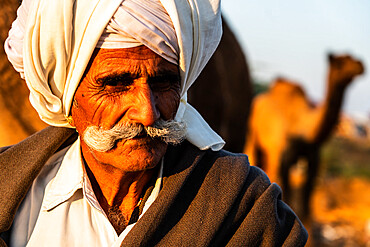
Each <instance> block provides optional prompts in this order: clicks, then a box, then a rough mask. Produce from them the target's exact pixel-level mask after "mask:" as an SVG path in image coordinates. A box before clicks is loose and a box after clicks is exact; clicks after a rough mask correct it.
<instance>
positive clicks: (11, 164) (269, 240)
mask: <svg viewBox="0 0 370 247" xmlns="http://www.w3.org/2000/svg"><path fill="white" fill-rule="evenodd" d="M74 133H75V131H74V130H72V129H68V128H58V127H49V128H47V129H45V130H43V131H41V132H38V133H36V134H35V135H33V136H31V137H30V138H28V139H26V140H25V141H23V142H21V143H19V144H17V145H14V146H12V147H10V148H3V149H2V151H3V152H2V153H1V154H0V167H1V169H0V196H1V198H2V200H1V202H0V232H4V231H7V230H8V229H9V228H10V226H11V224H12V221H13V219H14V215H15V213H16V210H17V209H18V207H19V204H20V203H21V201H22V200H23V198H24V196H25V195H26V193H27V191H28V189H29V187H30V186H31V184H32V181H33V180H34V179H35V177H36V176H37V175H38V173H39V172H40V170H41V168H42V166H43V165H44V164H45V162H46V161H47V159H48V158H49V157H50V156H51V155H52V154H53V153H55V152H56V151H57V150H58V149H59V148H60V147H62V146H63V147H64V146H66V144H68V143H70V142H71V141H73V140H74V139H75V135H73V134H74ZM71 136H72V138H71ZM66 142H67V143H66ZM4 150H5V151H4ZM306 241H307V232H306V230H305V229H304V227H303V226H302V224H301V222H300V221H299V219H298V218H297V217H296V215H295V214H294V213H293V211H292V210H291V209H290V208H289V207H288V206H287V205H286V204H285V203H284V202H283V201H281V189H280V188H279V186H277V185H276V184H271V183H270V182H269V180H268V178H267V176H266V175H265V173H264V172H263V171H261V170H260V169H258V168H256V167H253V166H249V164H248V159H247V157H246V156H245V155H240V154H232V153H229V152H226V151H223V150H221V151H218V152H213V151H210V150H206V151H201V150H199V149H198V148H196V147H195V146H193V145H191V144H190V143H189V142H187V141H185V142H184V143H183V144H181V145H179V146H176V147H172V146H170V147H169V148H168V151H167V153H166V155H165V165H164V179H163V187H162V189H161V192H160V194H159V195H158V198H157V199H156V200H155V202H154V203H153V204H152V206H151V207H150V208H149V209H148V210H147V212H146V213H145V214H144V215H143V216H142V218H141V219H140V220H139V221H138V222H137V224H136V225H135V226H134V227H133V229H132V230H131V231H130V232H129V234H128V235H127V236H126V238H125V239H124V241H123V242H122V245H121V246H304V245H305V243H306ZM0 246H6V245H5V243H4V242H2V241H1V239H0Z"/></svg>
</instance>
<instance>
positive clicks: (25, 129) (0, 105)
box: [0, 0, 46, 146]
mask: <svg viewBox="0 0 370 247" xmlns="http://www.w3.org/2000/svg"><path fill="white" fill-rule="evenodd" d="M19 3H20V1H18V0H2V4H1V8H0V43H1V44H4V41H5V39H6V37H7V36H8V31H9V29H10V26H11V23H12V22H13V20H14V19H15V14H16V10H17V8H18V5H19ZM28 94H29V91H28V89H27V86H26V84H25V83H24V82H23V81H22V80H21V78H20V76H19V74H18V73H17V72H16V71H15V70H14V69H13V67H12V66H11V65H10V63H9V62H8V59H7V58H6V55H5V51H4V47H3V45H1V49H0V113H1V119H0V146H4V145H9V144H13V143H16V142H19V141H21V140H22V139H24V138H25V137H27V136H28V135H30V134H32V133H33V132H35V131H36V130H39V129H42V128H44V127H45V126H46V124H44V123H42V122H41V120H40V119H39V118H38V116H37V113H36V111H35V110H34V109H33V108H32V106H31V105H30V103H29V101H28Z"/></svg>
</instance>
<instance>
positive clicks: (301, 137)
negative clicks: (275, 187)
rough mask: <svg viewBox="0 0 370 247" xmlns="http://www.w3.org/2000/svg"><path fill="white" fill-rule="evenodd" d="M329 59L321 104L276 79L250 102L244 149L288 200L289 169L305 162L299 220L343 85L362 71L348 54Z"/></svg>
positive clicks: (306, 213)
mask: <svg viewBox="0 0 370 247" xmlns="http://www.w3.org/2000/svg"><path fill="white" fill-rule="evenodd" d="M328 60H329V73H328V80H327V90H326V91H327V93H326V97H325V100H324V102H323V103H322V104H321V105H319V106H314V105H313V104H311V103H310V102H309V100H308V99H307V97H306V95H305V93H304V91H303V89H302V88H301V87H300V86H299V85H298V84H296V83H293V82H290V81H287V80H284V79H277V80H276V81H275V83H274V84H273V85H272V86H271V88H270V90H269V91H268V92H266V93H264V94H262V95H260V96H258V97H257V98H256V99H255V100H254V101H253V103H252V108H251V116H250V119H249V135H248V137H247V142H246V145H245V148H244V152H245V153H246V154H248V155H249V157H250V161H251V164H254V165H257V166H259V167H261V168H262V169H264V170H265V171H266V172H267V174H268V175H269V177H270V179H271V180H272V181H274V182H280V183H281V186H282V187H283V191H284V196H285V197H286V200H287V201H288V202H289V200H290V199H291V198H290V197H291V187H290V182H289V170H290V168H291V167H292V166H293V165H294V164H295V163H296V162H297V161H298V159H301V158H302V159H305V160H306V161H307V164H308V167H307V173H306V180H305V184H304V185H303V192H302V196H303V198H302V200H301V203H302V206H301V208H298V209H297V210H301V211H302V212H300V214H301V217H302V218H306V217H307V216H309V213H310V212H309V203H310V196H311V193H312V189H313V186H314V182H315V177H316V175H317V172H318V166H319V151H320V147H321V145H322V144H323V142H324V141H325V140H326V139H328V137H329V136H330V135H331V132H332V130H333V129H334V127H335V125H336V123H337V121H338V117H339V113H340V109H341V106H342V102H343V97H344V93H345V90H346V88H347V86H348V85H349V84H350V83H351V82H352V80H353V79H354V77H355V76H357V75H360V74H362V73H363V71H364V68H363V65H362V63H361V62H360V61H357V60H355V59H353V58H352V57H350V56H348V55H342V56H333V55H329V56H328ZM278 180H279V181H278ZM298 212H299V211H298Z"/></svg>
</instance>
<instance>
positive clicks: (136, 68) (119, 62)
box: [82, 45, 180, 79]
mask: <svg viewBox="0 0 370 247" xmlns="http://www.w3.org/2000/svg"><path fill="white" fill-rule="evenodd" d="M92 68H93V69H92ZM143 68H145V69H143ZM120 71H125V72H127V73H136V74H137V73H143V74H150V75H156V74H162V75H163V74H171V75H177V76H178V77H179V78H180V72H179V68H178V65H176V64H173V63H171V62H169V61H167V60H166V59H164V58H163V57H161V56H159V55H158V54H156V53H155V52H153V51H152V50H150V49H149V48H148V47H146V46H144V45H142V46H138V47H133V48H120V49H105V48H96V49H95V50H94V53H93V55H92V56H91V58H90V62H89V65H88V66H87V68H86V71H85V73H84V74H85V76H86V74H87V73H89V72H90V74H92V73H93V74H96V73H104V74H108V73H111V74H117V73H119V72H120ZM85 76H84V77H85ZM84 77H83V78H84ZM83 78H82V79H83Z"/></svg>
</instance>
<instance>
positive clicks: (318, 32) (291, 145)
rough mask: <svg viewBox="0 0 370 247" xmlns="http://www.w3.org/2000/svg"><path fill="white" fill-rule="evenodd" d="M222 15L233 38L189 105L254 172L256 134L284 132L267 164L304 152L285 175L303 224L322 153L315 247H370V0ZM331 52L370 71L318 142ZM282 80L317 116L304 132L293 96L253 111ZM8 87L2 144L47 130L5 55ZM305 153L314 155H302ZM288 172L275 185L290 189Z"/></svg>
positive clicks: (308, 221)
mask: <svg viewBox="0 0 370 247" xmlns="http://www.w3.org/2000/svg"><path fill="white" fill-rule="evenodd" d="M18 4H19V1H18V0H2V1H1V8H0V36H1V37H0V38H1V39H0V41H1V43H2V44H3V43H4V40H5V38H6V37H7V34H8V30H9V28H10V25H11V22H12V21H13V20H14V18H15V13H16V9H17V7H18ZM222 9H223V16H224V20H225V21H226V24H225V23H224V25H225V26H224V36H223V39H222V41H221V44H220V46H219V48H218V50H217V51H216V53H215V55H214V56H213V58H212V59H211V60H210V62H209V63H208V65H207V67H206V68H205V70H204V72H203V73H202V74H201V75H200V77H199V82H197V83H195V84H194V86H193V89H191V91H190V92H189V101H190V102H191V103H192V104H193V105H194V106H195V107H196V108H197V109H198V110H199V111H200V112H201V114H202V115H203V116H204V117H205V119H206V120H207V121H208V122H209V124H210V125H211V126H212V127H213V128H214V129H215V130H217V132H218V133H220V135H221V136H222V137H223V138H224V139H225V140H226V141H227V145H226V147H225V148H226V149H228V150H230V151H234V152H244V153H247V154H248V155H249V156H250V158H251V160H252V164H253V165H259V162H258V161H257V159H256V162H254V160H253V158H254V157H253V153H252V152H249V151H247V148H246V146H248V144H249V145H253V144H250V143H252V140H253V139H254V138H253V137H251V136H250V135H251V133H254V132H255V131H257V130H258V131H261V132H262V133H268V131H271V128H272V127H273V128H274V129H275V131H277V133H283V134H284V135H280V136H278V137H275V136H274V135H273V134H267V135H268V136H267V138H262V140H264V141H266V140H269V141H271V143H274V145H275V146H274V145H272V150H268V149H267V148H266V149H265V150H263V152H259V156H261V157H262V156H265V157H270V156H273V155H275V153H276V150H278V151H279V152H280V156H281V157H283V158H284V157H285V156H286V154H287V153H288V154H292V153H291V152H292V150H293V151H294V152H296V153H295V154H297V157H298V159H297V160H294V165H292V166H291V167H289V169H286V170H284V169H283V168H281V167H283V166H281V164H277V165H278V166H279V165H280V167H279V168H277V170H279V169H280V172H279V174H281V172H284V173H285V174H289V177H290V178H291V181H290V184H291V187H292V188H293V191H294V193H295V194H294V193H293V195H294V199H293V201H291V202H289V205H290V206H291V207H293V208H294V209H295V211H296V212H298V214H299V216H300V217H301V212H300V210H299V206H297V205H298V204H299V201H300V200H301V199H299V198H300V196H302V195H303V193H302V190H301V187H302V186H303V185H304V184H305V182H306V181H307V180H308V177H310V175H308V174H309V170H310V169H309V165H308V162H307V159H306V158H307V153H308V150H309V151H312V150H313V152H317V154H318V155H319V157H320V159H319V162H318V167H317V169H318V171H317V173H316V174H315V176H314V177H315V179H316V180H315V183H314V186H313V193H312V195H311V200H310V203H309V207H310V208H311V214H310V215H309V217H308V218H305V220H304V223H305V225H306V227H307V228H308V230H309V232H310V238H309V246H370V100H369V96H370V77H369V73H367V71H368V70H369V66H370V49H369V46H370V32H369V31H370V29H369V24H370V15H369V11H370V1H368V0H351V1H349V0H326V1H318V0H312V1H303V2H302V1H293V0H286V1H276V0H275V1H274V0H259V1H251V0H224V1H223V2H222ZM328 53H333V54H344V53H346V54H349V55H351V57H352V58H353V59H355V60H359V61H361V62H362V65H363V67H364V68H365V72H364V73H362V74H361V73H357V74H361V75H358V76H356V77H355V78H354V79H353V80H351V83H350V84H349V85H348V87H345V90H344V92H343V98H341V99H340V103H342V105H341V107H340V108H339V109H338V110H339V112H337V113H335V114H334V115H336V116H335V117H336V118H337V121H335V123H334V124H331V126H330V128H326V129H323V130H322V131H323V132H324V136H325V138H321V139H320V141H312V140H311V139H312V138H311V139H310V135H305V133H303V132H304V131H307V130H309V129H310V126H311V125H315V123H317V122H318V120H317V117H316V118H315V117H314V115H309V114H308V115H304V114H303V113H304V112H305V111H306V110H307V109H317V108H318V106H320V105H321V102H323V101H324V100H325V98H326V96H325V95H326V87H327V72H328V70H329V69H330V68H329V61H328ZM277 77H283V78H285V80H286V81H288V84H287V85H288V89H292V90H293V91H292V92H295V93H297V92H298V96H300V97H301V99H302V97H303V96H304V97H303V99H305V101H304V102H305V103H306V108H307V109H306V110H298V111H296V112H294V114H295V115H294V114H293V113H292V114H293V115H294V117H295V118H294V119H295V120H294V121H293V124H295V123H297V124H298V123H301V124H302V123H303V125H302V126H300V128H299V129H300V130H301V132H302V133H298V134H295V135H293V134H291V133H290V134H289V130H291V129H294V128H290V127H286V126H285V129H284V124H285V125H287V123H288V120H287V119H284V115H283V114H281V112H283V113H284V112H290V110H289V109H293V108H294V107H298V103H295V102H296V101H295V100H294V99H293V98H292V99H290V98H289V97H290V96H289V97H288V95H286V96H284V95H285V94H283V92H285V93H286V89H284V90H285V91H282V92H281V93H278V95H283V101H284V100H285V101H286V102H288V103H287V104H286V106H284V107H282V108H281V109H278V108H277V106H278V105H279V104H280V103H281V102H277V103H276V102H275V103H272V104H270V106H268V105H267V106H263V107H262V108H260V109H259V110H255V111H253V108H254V105H255V104H256V102H257V99H260V98H263V97H265V98H268V97H266V95H267V96H268V94H269V92H271V91H272V87H273V85H274V83H273V82H274V80H275V78H277ZM0 80H1V83H0V113H1V116H2V117H1V118H0V146H5V145H11V144H15V143H17V142H19V141H21V140H22V139H24V138H26V137H27V136H28V135H30V134H32V133H34V132H35V131H37V130H40V129H42V128H44V127H46V124H44V123H42V122H41V121H40V120H39V118H38V116H37V113H36V112H35V111H34V110H33V108H32V107H31V106H30V104H29V102H28V89H27V87H26V86H25V83H24V81H22V80H21V79H20V78H19V75H18V74H17V73H16V72H15V71H14V69H13V68H12V67H11V66H10V64H9V62H8V61H7V59H6V55H5V53H4V49H3V47H1V49H0ZM291 82H294V83H291ZM289 85H290V86H289ZM269 97H270V98H271V96H269ZM331 97H332V96H331ZM332 107H333V108H334V105H330V106H329V108H328V109H329V110H332ZM265 110H266V111H265ZM267 110H270V112H268V111H267ZM253 112H257V113H264V112H268V113H266V114H265V115H264V116H262V123H263V124H257V125H252V124H251V122H252V120H253V119H255V118H256V116H255V114H253ZM292 112H293V111H292ZM277 113H279V114H280V115H279V114H277ZM278 118H280V119H278ZM324 120H325V119H324ZM334 120H335V118H334ZM328 121H329V120H328ZM328 121H327V120H325V121H323V123H322V124H321V126H323V125H325V124H327V123H328ZM331 121H333V119H331ZM264 124H265V125H264ZM329 125H330V124H329ZM319 127H320V126H319ZM279 128H280V129H279ZM286 129H288V131H287V130H286ZM314 132H315V131H314ZM317 132H318V131H317V130H316V133H317ZM248 135H249V136H248ZM273 137H275V138H273ZM313 139H315V138H313ZM282 140H283V141H282ZM292 140H293V141H292ZM282 143H283V144H282ZM299 147H301V150H298V148H299ZM302 147H303V148H302ZM279 148H280V149H279ZM302 150H303V151H305V152H304V153H299V152H302ZM315 154H316V153H315ZM257 156H258V155H257ZM281 157H280V160H279V161H281V160H282V159H283V158H281ZM289 157H290V156H289ZM257 158H258V157H257ZM259 158H260V157H259ZM262 160H263V159H262ZM261 167H262V168H263V169H265V168H268V167H263V166H262V165H261ZM266 171H268V170H266ZM268 174H269V176H270V177H273V175H274V173H270V171H268ZM279 174H278V176H277V178H276V180H275V179H274V181H277V182H278V183H279V185H281V177H280V175H279ZM275 175H276V174H275Z"/></svg>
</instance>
